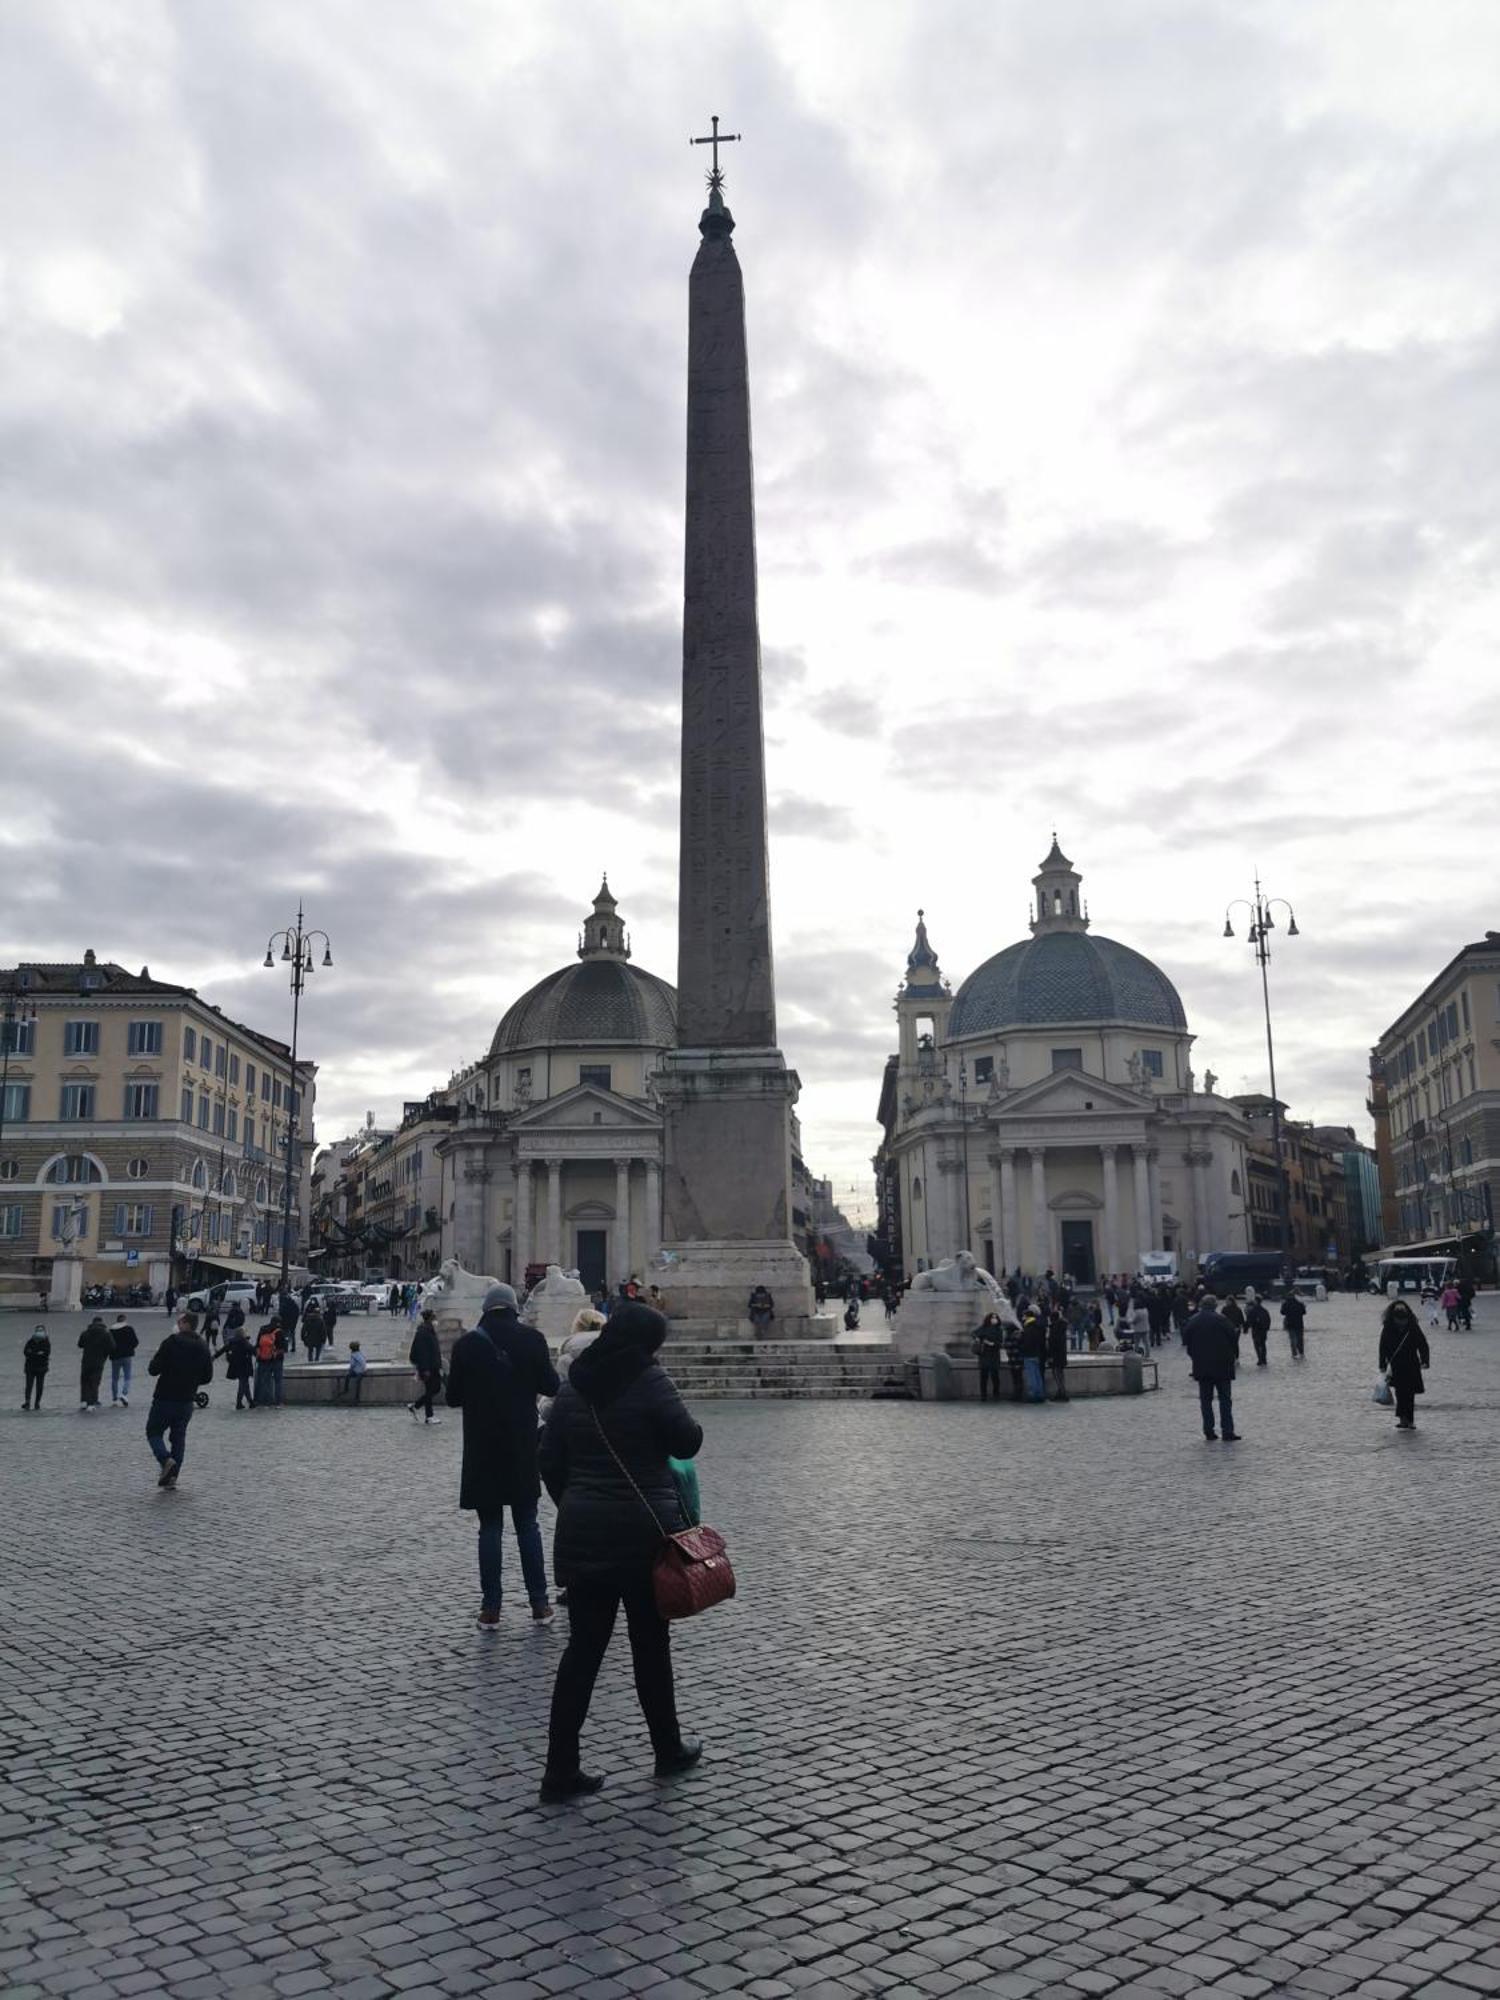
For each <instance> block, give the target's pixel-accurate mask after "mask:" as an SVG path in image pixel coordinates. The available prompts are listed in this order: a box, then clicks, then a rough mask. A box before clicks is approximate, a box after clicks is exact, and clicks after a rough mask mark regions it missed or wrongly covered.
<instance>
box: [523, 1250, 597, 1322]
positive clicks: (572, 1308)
mask: <svg viewBox="0 0 1500 2000" xmlns="http://www.w3.org/2000/svg"><path fill="white" fill-rule="evenodd" d="M588 1302H589V1295H588V1293H587V1291H586V1290H585V1289H584V1285H583V1281H582V1280H581V1279H580V1277H579V1275H578V1273H577V1272H576V1271H565V1270H564V1269H563V1267H562V1265H561V1264H549V1265H548V1266H547V1275H546V1277H544V1278H539V1279H538V1280H537V1282H536V1283H535V1284H534V1285H533V1286H532V1288H531V1290H530V1292H528V1294H527V1296H526V1303H525V1305H524V1306H523V1307H522V1308H521V1317H522V1319H523V1320H525V1322H526V1324H527V1325H528V1326H534V1327H535V1328H536V1329H537V1331H538V1332H539V1333H544V1334H545V1335H546V1336H547V1338H548V1340H551V1341H559V1340H565V1339H566V1338H567V1336H568V1335H569V1334H570V1333H571V1332H572V1331H573V1320H574V1317H575V1315H576V1314H577V1312H578V1310H579V1308H580V1307H581V1306H586V1305H587V1304H588Z"/></svg>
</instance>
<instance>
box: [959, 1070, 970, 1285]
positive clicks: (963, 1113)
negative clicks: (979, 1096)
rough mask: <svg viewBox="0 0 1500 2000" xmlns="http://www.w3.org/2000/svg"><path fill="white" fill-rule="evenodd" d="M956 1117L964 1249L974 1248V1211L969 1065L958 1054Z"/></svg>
mask: <svg viewBox="0 0 1500 2000" xmlns="http://www.w3.org/2000/svg"><path fill="white" fill-rule="evenodd" d="M958 1117H959V1123H960V1125H961V1126H962V1128H963V1135H964V1242H963V1247H964V1249H965V1250H970V1251H972V1250H973V1248H974V1243H973V1236H974V1221H973V1217H974V1211H973V1208H972V1205H971V1203H970V1200H969V1065H968V1063H967V1062H966V1061H965V1059H964V1058H963V1057H962V1056H960V1057H959V1059H958Z"/></svg>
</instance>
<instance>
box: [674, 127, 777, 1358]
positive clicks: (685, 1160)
mask: <svg viewBox="0 0 1500 2000" xmlns="http://www.w3.org/2000/svg"><path fill="white" fill-rule="evenodd" d="M707 143H710V144H712V145H713V147H714V164H713V170H712V172H711V173H710V175H709V199H708V207H707V208H706V209H705V210H704V211H703V215H702V218H701V220H700V222H699V224H698V227H699V231H700V232H701V235H702V238H703V241H702V243H701V245H700V246H699V249H698V254H697V256H696V258H695V259H694V262H693V269H692V275H691V277H690V279H689V281H688V403H687V546H686V558H685V564H684V579H683V582H684V596H683V619H682V847H681V856H680V862H679V901H678V912H677V940H678V942H677V1043H678V1045H677V1047H676V1049H675V1050H673V1051H672V1052H671V1053H670V1054H669V1055H667V1056H665V1057H664V1058H663V1060H662V1065H661V1068H660V1070H659V1071H658V1072H657V1077H656V1086H657V1093H658V1097H659V1100H660V1103H661V1106H662V1117H663V1150H664V1166H665V1172H664V1175H663V1189H662V1200H663V1218H662V1219H663V1229H662V1236H663V1249H664V1251H665V1253H666V1254H665V1257H664V1264H665V1270H664V1273H663V1277H662V1290H663V1292H664V1294H665V1297H666V1300H667V1309H668V1311H669V1313H670V1314H671V1315H672V1317H673V1318H674V1319H676V1318H681V1319H692V1320H697V1321H712V1322H714V1323H716V1324H717V1325H718V1326H720V1327H727V1326H732V1325H733V1324H736V1323H738V1322H740V1321H742V1320H743V1319H744V1317H745V1307H746V1299H747V1297H748V1294H749V1292H750V1289H751V1287H752V1286H753V1285H757V1284H763V1285H766V1286H768V1287H769V1288H770V1290H771V1292H772V1294H773V1296H774V1298H775V1302H776V1321H775V1325H774V1327H773V1328H772V1331H773V1332H779V1333H781V1334H783V1335H786V1334H790V1333H801V1332H805V1331H806V1330H807V1329H806V1327H805V1324H804V1322H805V1320H806V1317H807V1315H809V1314H810V1313H811V1312H812V1309H813V1308H812V1292H811V1287H810V1284H809V1280H808V1272H807V1264H806V1261H805V1259H804V1258H803V1257H802V1255H801V1253H800V1252H799V1251H798V1249H797V1247H796V1245H795V1244H794V1243H793V1241H792V1237H791V1226H792V1217H791V1193H792V1106H793V1105H794V1104H795V1103H796V1101H797V1092H798V1081H797V1077H796V1074H795V1073H794V1072H793V1071H791V1070H789V1069H788V1068H787V1066H786V1061H785V1058H784V1057H783V1056H782V1054H781V1051H780V1049H779V1048H778V1047H777V1046H776V995H775V981H774V978H773V973H772V964H771V909H770V867H769V857H768V855H767V851H766V759H765V738H764V732H763V729H762V723H761V681H760V629H759V623H758V620H757V615H756V594H755V498H754V483H753V478H752V472H751V454H750V374H749V362H748V357H747V353H746V346H745V287H744V280H743V279H742V277H741V275H740V265H739V259H738V258H737V257H736V256H735V252H734V244H733V242H732V240H731V238H732V235H733V231H734V218H733V216H732V215H731V214H730V213H729V210H728V209H727V208H726V207H725V205H724V194H723V176H722V174H721V173H720V171H719V163H718V148H719V146H720V144H722V143H724V137H723V135H721V134H720V133H719V130H718V120H717V118H716V119H715V120H714V134H713V138H712V139H711V140H710V141H708V142H707Z"/></svg>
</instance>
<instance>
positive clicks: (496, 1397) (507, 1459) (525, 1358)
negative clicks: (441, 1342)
mask: <svg viewBox="0 0 1500 2000" xmlns="http://www.w3.org/2000/svg"><path fill="white" fill-rule="evenodd" d="M557 1390H558V1381H557V1371H556V1369H555V1368H554V1367H553V1366H552V1357H551V1355H550V1354H549V1353H548V1352H547V1343H546V1341H545V1340H544V1339H543V1338H542V1336H541V1334H539V1333H538V1332H537V1330H536V1328H535V1327H532V1326H523V1325H522V1324H521V1320H520V1317H519V1315H518V1314H517V1312H516V1295H515V1293H514V1292H513V1291H512V1290H511V1288H510V1286H509V1285H491V1286H490V1288H489V1290H488V1291H487V1292H486V1293H485V1295H484V1311H483V1313H482V1314H481V1316H480V1320H479V1324H478V1326H477V1327H476V1328H475V1329H474V1331H473V1332H472V1333H466V1334H463V1335H462V1336H461V1337H460V1338H459V1339H458V1340H456V1341H455V1342H454V1344H453V1352H452V1354H451V1355H450V1356H449V1357H448V1404H449V1407H450V1408H451V1409H455V1410H462V1411H463V1418H464V1455H463V1471H462V1473H461V1475H460V1479H459V1488H458V1504H459V1506H460V1507H465V1508H467V1509H469V1510H470V1512H472V1513H475V1514H477V1515H478V1516H479V1587H480V1591H481V1598H482V1601H481V1605H480V1611H479V1619H478V1623H479V1629H480V1630H481V1631H482V1632H493V1631H495V1630H496V1629H497V1627H498V1626H499V1623H500V1601H501V1563H502V1559H503V1556H504V1551H505V1541H504V1530H505V1510H506V1508H507V1507H509V1509H510V1517H511V1520H512V1521H513V1522H514V1523H515V1530H516V1543H517V1546H518V1547H519V1549H520V1551H521V1574H522V1576H523V1577H524V1578H525V1580H526V1595H527V1596H528V1597H529V1598H530V1600H531V1616H532V1622H533V1623H534V1624H537V1625H550V1624H551V1622H552V1616H553V1613H552V1605H551V1603H550V1601H549V1599H548V1596H547V1567H546V1563H545V1561H544V1559H543V1556H542V1531H541V1529H540V1528H539V1527H538V1526H537V1518H536V1510H537V1502H538V1501H539V1500H540V1499H541V1495H542V1482H541V1478H540V1476H539V1474H538V1472H537V1463H536V1445H537V1420H536V1399H537V1397H538V1396H555V1395H556V1394H557Z"/></svg>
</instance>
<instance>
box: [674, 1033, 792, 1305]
mask: <svg viewBox="0 0 1500 2000" xmlns="http://www.w3.org/2000/svg"><path fill="white" fill-rule="evenodd" d="M652 1083H653V1086H654V1088H655V1092H656V1097H657V1101H658V1103H659V1104H660V1105H661V1110H662V1153H663V1159H664V1163H665V1172H664V1175H663V1186H662V1225H663V1226H662V1255H661V1261H660V1264H659V1266H658V1269H659V1272H660V1275H659V1277H658V1279H657V1283H659V1285H660V1287H661V1291H662V1295H663V1297H664V1298H665V1300H666V1302H667V1313H668V1315H669V1317H671V1318H673V1319H694V1320H713V1321H718V1322H723V1321H734V1320H742V1319H744V1317H745V1315H746V1312H747V1310H748V1300H749V1296H750V1292H751V1289H752V1288H753V1287H754V1286H756V1285H764V1286H765V1287H766V1289H767V1290H768V1291H769V1292H770V1293H771V1296H772V1298H773V1299H774V1301H775V1306H776V1319H775V1322H774V1324H773V1325H772V1327H771V1328H770V1329H769V1334H768V1337H770V1338H776V1337H777V1336H778V1335H779V1337H780V1338H782V1339H796V1338H806V1337H807V1336H806V1335H805V1334H804V1333H802V1332H801V1331H800V1328H799V1327H797V1326H796V1325H795V1323H797V1322H802V1321H806V1320H809V1319H811V1318H812V1317H813V1312H814V1306H813V1295H812V1283H811V1280H810V1278H809V1275H808V1269H807V1260H806V1258H805V1257H804V1256H803V1255H802V1253H801V1251H800V1250H798V1248H797V1246H796V1244H795V1243H793V1241H792V1237H791V1215H790V1194H791V1184H792V1106H793V1105H794V1104H795V1103H796V1101H797V1092H798V1089H799V1087H800V1086H799V1084H798V1080H797V1075H796V1072H795V1071H794V1070H789V1069H788V1068H787V1066H786V1060H785V1058H784V1057H783V1055H782V1054H781V1051H780V1050H779V1049H668V1050H666V1051H665V1052H664V1053H663V1055H662V1058H661V1067H660V1068H659V1069H658V1070H657V1071H656V1073H655V1075H654V1076H653V1078H652Z"/></svg>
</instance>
